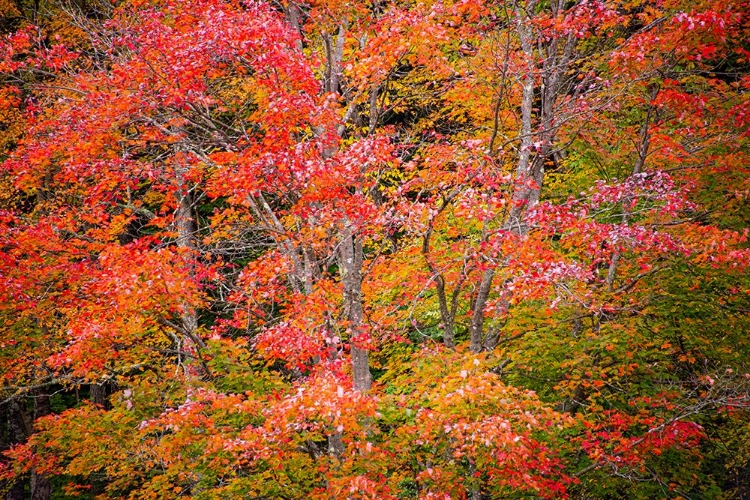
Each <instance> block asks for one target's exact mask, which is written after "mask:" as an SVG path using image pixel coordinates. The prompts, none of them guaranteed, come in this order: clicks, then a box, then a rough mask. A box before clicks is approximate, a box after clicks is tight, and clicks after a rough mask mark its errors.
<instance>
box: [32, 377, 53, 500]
mask: <svg viewBox="0 0 750 500" xmlns="http://www.w3.org/2000/svg"><path fill="white" fill-rule="evenodd" d="M50 412H51V409H50V403H49V394H47V393H46V392H44V389H41V390H38V391H34V421H35V422H36V420H37V419H39V418H41V417H43V416H45V415H49V414H50ZM51 495H52V486H51V484H50V480H49V477H48V476H47V475H46V474H42V473H39V472H37V471H36V470H32V471H31V500H49V498H50V496H51Z"/></svg>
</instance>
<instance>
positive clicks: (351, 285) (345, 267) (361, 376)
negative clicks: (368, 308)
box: [339, 221, 372, 392]
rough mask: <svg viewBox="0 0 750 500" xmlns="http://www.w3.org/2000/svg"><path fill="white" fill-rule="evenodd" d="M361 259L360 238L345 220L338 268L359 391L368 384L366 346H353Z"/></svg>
mask: <svg viewBox="0 0 750 500" xmlns="http://www.w3.org/2000/svg"><path fill="white" fill-rule="evenodd" d="M363 260H364V254H363V250H362V241H361V240H360V239H359V238H357V237H356V236H355V235H354V233H353V231H352V227H351V223H350V222H348V221H347V222H346V223H345V226H344V229H343V231H342V234H341V244H340V246H339V270H340V273H341V281H342V283H343V285H344V312H345V314H346V318H347V320H348V323H349V331H350V337H349V339H350V340H349V342H350V344H351V352H352V371H353V374H354V389H355V390H357V391H360V392H366V391H368V390H369V389H370V386H371V385H372V375H371V374H370V365H369V354H368V352H367V350H365V349H361V348H359V347H357V346H356V343H357V341H358V337H360V336H361V335H362V334H363V333H364V331H363V327H364V307H363V305H362V262H363Z"/></svg>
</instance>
